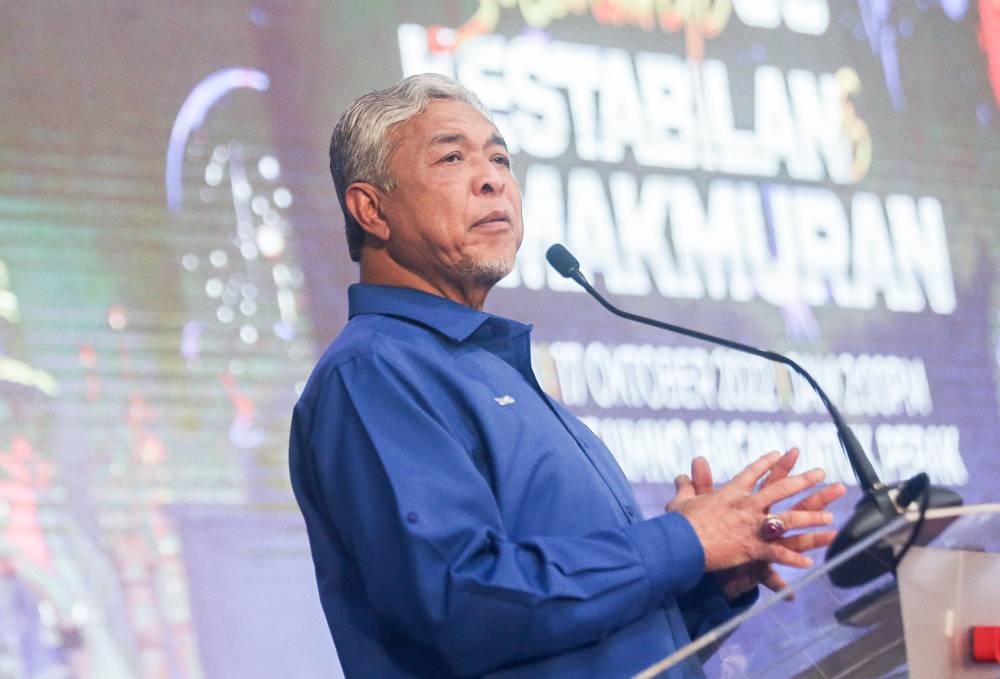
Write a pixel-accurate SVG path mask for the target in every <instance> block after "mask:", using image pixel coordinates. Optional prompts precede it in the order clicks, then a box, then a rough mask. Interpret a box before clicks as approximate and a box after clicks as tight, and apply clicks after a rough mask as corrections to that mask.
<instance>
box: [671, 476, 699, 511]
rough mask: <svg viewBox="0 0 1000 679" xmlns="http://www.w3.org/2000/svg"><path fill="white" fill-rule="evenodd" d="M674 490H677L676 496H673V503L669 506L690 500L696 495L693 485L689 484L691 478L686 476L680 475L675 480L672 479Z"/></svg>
mask: <svg viewBox="0 0 1000 679" xmlns="http://www.w3.org/2000/svg"><path fill="white" fill-rule="evenodd" d="M674 488H676V489H677V494H676V495H674V499H673V502H671V503H670V504H675V503H677V502H683V501H684V500H690V499H691V498H693V497H694V496H695V494H696V493H695V490H694V483H692V482H691V477H690V476H688V475H687V474H680V475H679V476H678V477H677V478H676V479H674Z"/></svg>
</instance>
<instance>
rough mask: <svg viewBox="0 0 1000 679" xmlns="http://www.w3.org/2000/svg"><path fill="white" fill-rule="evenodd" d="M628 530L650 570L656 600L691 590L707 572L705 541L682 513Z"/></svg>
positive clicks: (662, 517) (647, 521)
mask: <svg viewBox="0 0 1000 679" xmlns="http://www.w3.org/2000/svg"><path fill="white" fill-rule="evenodd" d="M625 530H626V531H627V533H628V535H629V537H630V538H631V540H632V542H633V543H634V544H635V548H636V550H637V551H638V552H639V556H640V557H641V558H642V561H643V564H644V565H645V566H646V572H647V573H649V578H650V581H651V582H652V586H653V592H652V595H653V599H654V600H656V601H659V600H662V599H663V597H664V596H665V595H667V594H668V593H672V594H679V593H681V592H684V591H687V590H689V589H691V588H692V587H694V586H695V585H696V584H698V581H699V580H700V579H701V577H702V575H704V574H705V552H704V550H703V549H702V547H701V541H700V540H698V535H697V533H695V532H694V528H692V527H691V523H690V522H689V521H688V520H687V519H686V518H685V517H684V516H683V515H682V514H679V513H677V512H667V513H666V514H663V515H662V516H657V517H655V518H652V519H647V520H646V521H640V522H639V523H634V524H632V525H630V526H628V527H627V528H626V529H625Z"/></svg>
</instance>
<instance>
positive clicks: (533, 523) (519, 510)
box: [290, 285, 734, 678]
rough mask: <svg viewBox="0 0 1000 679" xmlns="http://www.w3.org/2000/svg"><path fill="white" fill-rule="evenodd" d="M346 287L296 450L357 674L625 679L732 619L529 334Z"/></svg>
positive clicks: (300, 418) (301, 494)
mask: <svg viewBox="0 0 1000 679" xmlns="http://www.w3.org/2000/svg"><path fill="white" fill-rule="evenodd" d="M348 295H349V299H350V322H349V323H348V324H347V326H346V327H345V328H344V330H343V332H342V333H341V334H340V336H339V337H338V338H337V339H336V340H335V341H334V342H333V344H332V345H331V346H330V347H329V349H328V350H327V351H326V353H325V354H324V355H323V357H322V358H321V359H320V361H319V363H318V365H317V366H316V369H315V371H314V372H313V374H312V376H311V377H310V379H309V382H308V384H307V385H306V388H305V390H304V392H303V393H302V397H301V398H300V400H299V402H298V404H297V405H296V407H295V412H294V416H293V421H292V433H291V442H290V465H291V476H292V484H293V488H294V491H295V496H296V498H297V500H298V503H299V506H300V507H301V509H302V513H303V515H304V517H305V521H306V527H307V530H308V534H309V540H310V545H311V548H312V554H313V560H314V562H315V566H316V577H317V581H318V585H319V593H320V599H321V601H322V605H323V610H324V612H325V614H326V617H327V622H328V623H329V625H330V630H331V632H332V634H333V637H334V640H335V642H336V645H337V651H338V654H339V656H340V660H341V663H342V665H343V668H344V671H345V672H346V674H347V676H349V677H448V676H483V675H488V676H490V677H532V678H538V677H542V678H544V677H560V678H563V677H574V676H588V677H617V676H630V675H632V674H634V673H635V672H637V671H639V670H641V669H643V668H645V667H647V666H648V665H651V664H652V663H654V662H656V661H657V660H660V659H661V658H663V657H665V656H666V655H668V654H669V653H671V652H672V651H673V650H675V649H677V648H678V647H680V646H682V645H683V644H685V643H687V642H688V641H689V639H690V634H691V633H692V632H696V631H698V630H699V629H702V628H706V629H707V628H708V627H710V626H712V625H714V624H718V623H719V622H721V621H722V620H724V619H725V618H726V617H728V616H729V615H731V614H733V612H734V609H733V608H731V607H730V606H729V605H728V604H727V603H726V601H725V598H724V597H723V596H722V594H721V593H720V591H719V590H718V589H717V588H716V587H715V586H714V585H713V584H712V580H711V579H710V578H705V577H703V576H704V554H703V552H702V548H701V544H700V543H699V541H698V538H697V536H696V534H695V532H694V530H693V529H692V527H691V525H690V524H689V523H688V521H687V519H685V518H684V517H683V516H681V515H680V514H677V513H667V514H664V515H662V516H659V517H656V518H653V519H648V520H643V519H642V516H641V515H640V512H639V509H638V506H637V505H636V502H635V499H634V497H633V494H632V490H631V487H630V486H629V484H628V481H627V480H626V479H625V477H624V475H623V474H622V472H621V470H620V468H619V467H618V465H617V464H616V463H615V461H614V458H613V457H612V455H611V454H610V452H609V451H608V450H607V448H606V447H605V446H604V445H603V444H602V443H601V441H600V440H599V439H598V438H597V437H596V436H595V435H594V434H593V433H592V432H591V431H590V430H589V429H588V428H587V427H586V426H584V425H583V424H582V423H581V422H580V421H579V420H577V419H576V418H575V417H574V416H573V415H571V414H570V413H569V412H568V411H566V410H565V409H564V408H563V407H562V406H560V405H559V404H558V403H556V402H555V401H553V400H552V399H551V398H549V397H548V396H546V395H545V394H544V393H543V392H542V390H541V388H540V387H539V385H538V382H537V381H536V380H535V377H534V374H533V373H532V371H531V367H530V363H531V362H530V330H531V328H530V327H529V326H526V325H522V324H520V323H517V322H515V321H512V320H508V319H505V318H500V317H497V316H493V315H491V314H487V313H484V312H480V311H476V310H475V309H472V308H470V307H467V306H463V305H461V304H457V303H455V302H452V301H449V300H447V299H444V298H441V297H436V296H433V295H428V294H425V293H422V292H418V291H415V290H409V289H403V288H391V287H384V286H373V285H354V286H351V288H350V289H349V292H348ZM668 676H673V677H689V676H701V669H700V667H699V666H698V664H697V662H696V661H692V662H690V663H689V664H687V665H685V666H684V667H683V668H680V669H679V670H678V671H676V672H675V673H674V674H672V675H668Z"/></svg>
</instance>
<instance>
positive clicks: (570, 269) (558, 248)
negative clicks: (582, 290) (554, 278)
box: [545, 243, 580, 278]
mask: <svg viewBox="0 0 1000 679" xmlns="http://www.w3.org/2000/svg"><path fill="white" fill-rule="evenodd" d="M545 259H547V260H549V264H551V265H552V268H553V269H555V270H556V271H558V272H559V273H560V274H562V275H563V277H565V278H574V275H573V274H575V273H577V272H578V271H579V270H580V262H578V261H577V259H576V257H574V256H573V255H572V254H571V253H570V251H569V250H567V249H566V248H565V247H563V245H562V243H556V244H555V245H553V246H552V247H550V248H549V249H548V251H547V252H546V253H545Z"/></svg>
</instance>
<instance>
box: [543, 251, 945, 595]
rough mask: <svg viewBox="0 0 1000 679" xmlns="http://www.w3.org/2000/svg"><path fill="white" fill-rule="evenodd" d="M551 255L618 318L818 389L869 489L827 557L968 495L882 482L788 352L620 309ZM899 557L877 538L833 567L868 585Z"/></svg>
mask: <svg viewBox="0 0 1000 679" xmlns="http://www.w3.org/2000/svg"><path fill="white" fill-rule="evenodd" d="M545 257H546V259H548V261H549V264H551V265H552V268H554V269H555V270H556V271H558V272H559V273H560V274H561V275H563V276H564V277H566V278H570V279H572V280H574V281H576V283H577V284H579V285H580V287H582V288H583V289H584V290H586V291H587V292H588V293H589V294H590V295H591V297H593V298H594V299H596V300H597V301H598V302H599V303H600V305H601V306H603V307H604V308H605V309H607V310H608V311H610V312H611V313H613V314H614V315H615V316H619V317H620V318H624V319H626V320H629V321H634V322H636V323H642V324H644V325H649V326H652V327H654V328H659V329H661V330H667V331H670V332H673V333H677V334H680V335H685V336H687V337H693V338H695V339H698V340H702V341H704V342H709V343H711V344H718V345H720V346H724V347H727V348H729V349H733V350H735V351H739V352H743V353H746V354H751V355H753V356H758V357H760V358H764V359H767V360H769V361H774V362H775V363H781V364H782V365H786V366H788V367H789V368H791V369H792V370H794V371H795V372H796V373H797V374H799V375H800V376H801V377H802V378H803V379H804V380H805V381H806V382H807V383H808V384H809V386H810V387H812V389H813V391H815V392H816V394H817V395H818V396H819V398H820V400H821V401H822V402H823V406H824V407H825V408H826V410H827V412H828V413H829V414H830V419H831V420H833V424H834V426H835V427H836V428H837V438H838V439H839V440H840V445H841V446H842V447H843V449H844V453H845V454H846V455H847V459H848V461H849V462H850V464H851V469H852V470H853V471H854V475H855V477H856V478H857V480H858V485H859V486H860V487H861V490H862V491H863V493H864V495H863V497H862V498H861V500H860V501H859V502H858V504H857V505H856V506H855V508H854V513H853V514H852V515H851V517H850V518H849V519H848V520H847V522H846V523H845V524H844V526H843V527H842V528H841V529H840V531H839V532H838V533H837V537H836V538H835V539H834V541H833V543H831V545H830V547H829V548H828V549H827V552H826V556H827V559H832V558H833V557H835V556H837V555H838V554H840V553H841V552H843V551H844V550H846V549H848V548H849V547H851V546H852V545H855V544H857V543H858V542H860V541H861V540H863V539H864V538H865V537H866V536H868V535H870V534H872V533H874V532H875V531H877V530H878V529H879V528H881V527H882V526H885V525H886V524H888V523H889V522H890V521H891V520H892V519H894V518H896V517H897V516H899V515H900V514H901V513H903V512H904V511H905V510H906V508H907V507H908V506H909V505H910V504H911V503H912V502H914V501H915V500H917V499H918V498H921V508H922V509H926V508H934V507H955V506H958V505H960V504H962V498H961V496H959V495H958V494H957V493H955V492H953V491H951V490H948V489H946V488H938V487H934V486H930V485H929V479H928V477H927V474H924V473H920V474H917V475H916V476H914V477H913V478H912V479H910V480H908V481H906V482H904V483H900V484H893V485H886V484H883V483H882V482H881V481H880V480H879V477H878V474H877V473H876V472H875V468H874V466H872V463H871V460H870V459H869V458H868V456H867V455H866V454H865V451H864V449H863V448H862V447H861V443H860V442H859V441H858V439H857V437H856V436H855V435H854V432H853V431H851V428H850V427H848V426H847V423H846V422H844V418H843V417H842V416H841V415H840V412H839V411H838V410H837V408H836V406H834V405H833V402H832V401H830V398H829V397H828V396H827V395H826V392H825V391H823V388H822V387H820V386H819V383H817V382H816V380H815V379H814V378H813V376H812V375H810V374H809V373H808V372H807V371H806V370H805V368H803V367H802V366H800V365H799V364H798V363H796V362H795V361H793V360H792V359H790V358H788V357H787V356H785V355H783V354H779V353H776V352H773V351H766V350H763V349H757V348H756V347H752V346H749V345H747V344H742V343H740V342H734V341H733V340H728V339H725V338H723V337H716V336H714V335H709V334H707V333H703V332H699V331H697V330H691V329H690V328H684V327H681V326H679V325H673V324H671V323H664V322H663V321H658V320H656V319H653V318H647V317H645V316H640V315H638V314H633V313H630V312H628V311H624V310H622V309H619V308H618V307H616V306H614V305H613V304H611V302H609V301H608V300H607V299H605V298H604V297H603V296H602V295H601V294H600V293H599V292H597V290H595V289H594V287H593V286H592V285H591V284H590V283H589V282H588V281H587V278H586V277H585V276H584V275H583V273H581V272H580V263H579V262H578V261H577V259H576V258H575V257H574V256H573V255H572V254H570V252H569V250H567V249H566V248H565V247H563V246H562V245H560V244H558V243H557V244H556V245H553V246H552V247H550V248H549V250H548V252H547V253H546V254H545ZM931 537H933V536H931ZM895 556H896V555H895V554H894V550H893V547H892V545H891V544H889V543H888V542H886V541H879V542H876V543H875V544H874V545H873V546H872V547H869V548H868V549H867V550H865V551H864V552H862V553H860V554H858V555H857V556H855V557H854V558H853V559H850V560H849V561H847V562H846V563H844V564H842V565H841V566H839V567H838V568H835V569H834V570H832V571H831V572H830V580H831V582H833V584H834V585H837V586H838V587H854V586H857V585H862V584H864V583H866V582H869V581H871V580H873V579H875V578H877V577H878V576H880V575H882V574H884V573H888V572H889V571H892V570H894V566H895V562H896V558H895Z"/></svg>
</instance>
